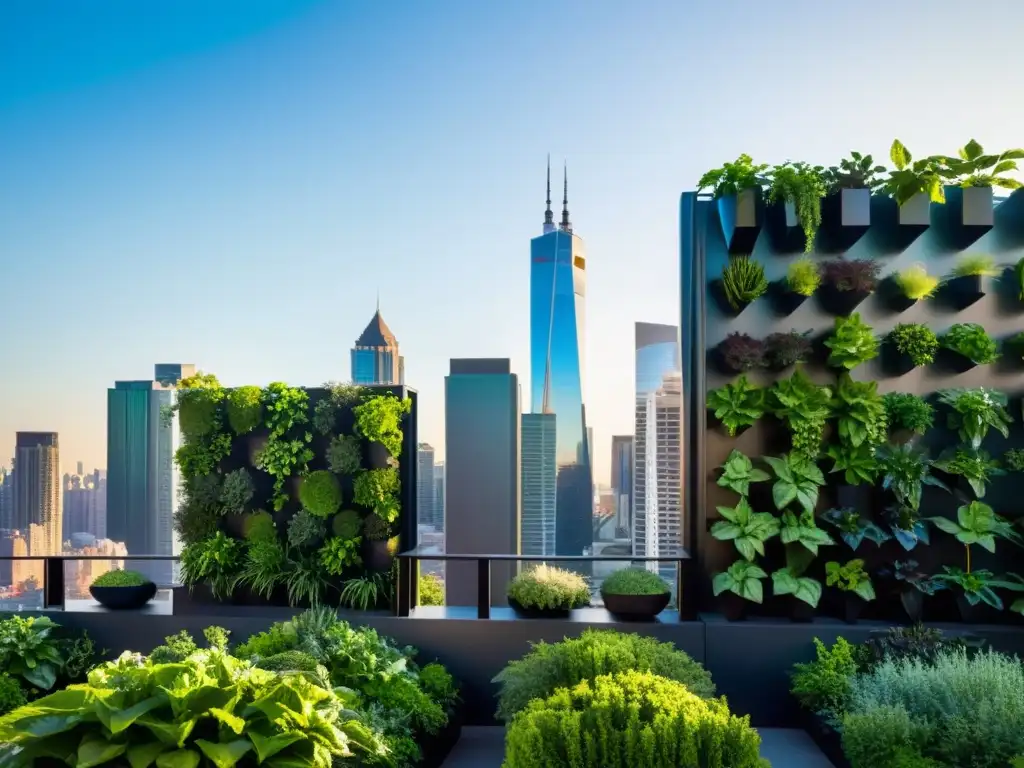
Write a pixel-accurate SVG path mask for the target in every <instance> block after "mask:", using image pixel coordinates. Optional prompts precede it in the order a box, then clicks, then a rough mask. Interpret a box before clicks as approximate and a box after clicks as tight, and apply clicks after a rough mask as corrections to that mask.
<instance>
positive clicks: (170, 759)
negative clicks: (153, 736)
mask: <svg viewBox="0 0 1024 768" xmlns="http://www.w3.org/2000/svg"><path fill="white" fill-rule="evenodd" d="M201 759H202V755H200V754H199V753H198V752H196V751H195V750H194V749H176V750H174V751H173V752H164V753H163V754H162V755H160V756H159V757H158V758H157V759H156V768H196V766H198V765H199V761H200V760H201Z"/></svg>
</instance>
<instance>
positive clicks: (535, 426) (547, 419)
mask: <svg viewBox="0 0 1024 768" xmlns="http://www.w3.org/2000/svg"><path fill="white" fill-rule="evenodd" d="M555 433H556V430H555V414H553V413H524V414H523V418H522V446H523V447H522V459H521V464H522V493H523V505H522V509H523V513H522V520H523V524H522V545H523V554H524V555H543V556H550V555H554V554H555V529H556V526H555V523H556V519H555V503H556V500H557V490H556V482H557V465H556V462H555V441H556V434H555Z"/></svg>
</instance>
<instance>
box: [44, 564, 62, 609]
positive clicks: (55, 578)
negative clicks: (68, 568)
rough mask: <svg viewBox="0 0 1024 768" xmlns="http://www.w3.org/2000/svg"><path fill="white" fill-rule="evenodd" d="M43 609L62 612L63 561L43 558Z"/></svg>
mask: <svg viewBox="0 0 1024 768" xmlns="http://www.w3.org/2000/svg"><path fill="white" fill-rule="evenodd" d="M43 608H60V609H61V610H62V611H63V610H64V560H63V559H62V558H59V557H57V558H54V557H44V558H43Z"/></svg>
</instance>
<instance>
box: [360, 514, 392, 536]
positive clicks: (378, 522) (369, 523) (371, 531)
mask: <svg viewBox="0 0 1024 768" xmlns="http://www.w3.org/2000/svg"><path fill="white" fill-rule="evenodd" d="M363 535H364V536H366V538H367V539H369V540H370V541H387V540H388V539H390V538H391V523H389V522H387V521H386V520H384V519H383V518H382V517H381V516H380V515H378V514H376V513H374V514H372V515H367V516H366V519H365V520H363Z"/></svg>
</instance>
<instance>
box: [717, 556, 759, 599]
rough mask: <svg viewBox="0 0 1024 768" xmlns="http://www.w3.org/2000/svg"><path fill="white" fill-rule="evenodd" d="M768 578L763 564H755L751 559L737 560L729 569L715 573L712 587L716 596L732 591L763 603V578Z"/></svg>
mask: <svg viewBox="0 0 1024 768" xmlns="http://www.w3.org/2000/svg"><path fill="white" fill-rule="evenodd" d="M766 578H768V574H767V573H765V571H764V569H763V568H761V566H759V565H754V563H752V562H750V561H749V560H737V561H736V562H735V563H733V564H732V565H730V566H729V569H728V570H726V571H723V572H722V573H718V574H715V578H714V579H713V580H712V582H711V589H712V591H713V592H714V593H715V597H718V596H719V595H720V594H722V593H723V592H732V593H733V594H735V595H739V596H740V597H742V598H743V599H744V600H749V601H750V602H752V603H761V602H762V601H763V600H764V586H763V585H762V584H761V580H762V579H766Z"/></svg>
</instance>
